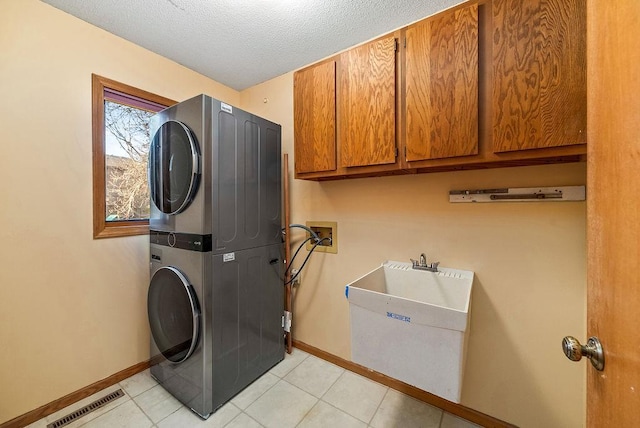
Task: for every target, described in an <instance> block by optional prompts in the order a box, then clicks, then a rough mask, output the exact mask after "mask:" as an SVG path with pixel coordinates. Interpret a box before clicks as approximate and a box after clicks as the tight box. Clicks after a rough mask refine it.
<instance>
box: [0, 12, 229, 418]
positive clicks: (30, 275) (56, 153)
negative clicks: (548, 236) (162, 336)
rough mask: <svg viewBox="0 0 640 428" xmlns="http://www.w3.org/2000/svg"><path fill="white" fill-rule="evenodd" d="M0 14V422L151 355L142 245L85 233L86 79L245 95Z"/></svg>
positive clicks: (65, 25)
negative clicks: (98, 78)
mask: <svg viewBox="0 0 640 428" xmlns="http://www.w3.org/2000/svg"><path fill="white" fill-rule="evenodd" d="M0 7H1V12H0V106H1V112H2V118H1V120H0V123H1V126H0V144H1V147H2V155H1V156H0V183H2V184H1V185H0V189H1V190H0V193H1V198H0V200H1V201H2V208H1V211H0V219H1V225H2V226H1V231H0V240H1V241H2V245H1V246H0V261H1V262H0V263H1V269H0V346H1V349H2V351H1V352H0V423H1V422H3V421H6V420H8V419H11V418H13V417H15V416H18V415H21V414H23V413H25V412H27V411H30V410H33V409H35V408H37V407H38V406H41V405H43V404H46V403H48V402H50V401H52V400H54V399H57V398H60V397H62V396H63V395H65V394H68V393H70V392H73V391H75V390H78V389H80V388H82V387H85V386H87V385H89V384H91V383H93V382H96V381H98V380H100V379H103V378H105V377H107V376H109V375H112V374H114V373H116V372H118V371H120V370H123V369H125V368H127V367H130V366H133V365H134V364H137V363H139V362H141V361H145V360H147V359H148V358H149V351H148V347H149V332H148V324H147V320H146V289H147V285H148V281H149V279H148V278H149V274H148V257H149V256H148V244H147V242H148V241H147V239H148V238H147V237H145V236H140V237H132V238H113V239H102V240H93V239H92V205H91V204H92V202H91V201H92V199H91V198H92V190H91V185H92V184H91V183H92V182H91V73H96V74H99V75H102V76H105V77H108V78H111V79H114V80H117V81H120V82H123V83H126V84H129V85H133V86H136V87H139V88H141V89H145V90H147V91H151V92H154V93H157V94H159V95H163V96H165V97H168V98H172V99H175V100H183V99H186V98H189V97H191V96H193V95H197V94H200V93H203V92H204V93H208V94H210V95H213V96H216V97H218V98H221V99H223V100H225V101H227V102H229V103H232V104H236V105H237V104H238V103H239V93H238V92H237V91H234V90H232V89H230V88H227V87H224V86H222V85H220V84H217V83H216V82H213V81H212V80H210V79H207V78H205V77H204V76H201V75H199V74H197V73H195V72H193V71H190V70H188V69H186V68H184V67H181V66H179V65H177V64H176V63H173V62H171V61H168V60H167V59H165V58H162V57H160V56H158V55H155V54H153V53H151V52H149V51H147V50H144V49H142V48H140V47H138V46H135V45H133V44H131V43H129V42H127V41H125V40H123V39H120V38H117V37H115V36H113V35H111V34H109V33H107V32H105V31H102V30H100V29H98V28H96V27H94V26H91V25H89V24H86V23H84V22H82V21H80V20H78V19H76V18H73V17H71V16H70V15H67V14H65V13H63V12H60V11H59V10H57V9H54V8H52V7H51V6H48V5H46V4H44V3H41V2H39V1H36V0H1V1H0Z"/></svg>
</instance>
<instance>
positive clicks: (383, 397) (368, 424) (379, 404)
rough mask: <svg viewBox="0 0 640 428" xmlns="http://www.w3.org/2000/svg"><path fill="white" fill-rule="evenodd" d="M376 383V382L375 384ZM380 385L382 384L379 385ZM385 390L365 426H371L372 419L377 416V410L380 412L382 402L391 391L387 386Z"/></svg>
mask: <svg viewBox="0 0 640 428" xmlns="http://www.w3.org/2000/svg"><path fill="white" fill-rule="evenodd" d="M376 383H377V382H376ZM379 385H382V384H379ZM383 386H384V385H383ZM385 388H386V389H387V390H386V391H385V392H384V395H383V396H382V399H381V400H380V402H379V403H378V406H377V407H376V410H375V412H373V415H371V419H369V422H367V426H371V422H373V419H374V418H375V417H376V415H377V414H378V410H380V406H382V403H383V402H384V399H385V398H386V397H387V394H389V391H391V388H389V387H388V386H385Z"/></svg>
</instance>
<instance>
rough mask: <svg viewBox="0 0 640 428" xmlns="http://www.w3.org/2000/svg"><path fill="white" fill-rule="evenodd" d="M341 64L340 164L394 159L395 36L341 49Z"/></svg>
mask: <svg viewBox="0 0 640 428" xmlns="http://www.w3.org/2000/svg"><path fill="white" fill-rule="evenodd" d="M340 67H341V69H340V92H339V96H338V99H339V101H338V107H339V110H338V115H339V129H340V133H339V139H340V156H341V160H340V165H341V166H344V167H352V166H367V165H380V164H389V163H395V161H396V108H395V107H396V39H395V37H393V36H390V37H386V38H383V39H379V40H375V41H373V42H370V43H367V44H365V45H362V46H359V47H357V48H354V49H351V50H349V51H347V52H344V53H342V54H341V55H340Z"/></svg>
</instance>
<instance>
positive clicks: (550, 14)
mask: <svg viewBox="0 0 640 428" xmlns="http://www.w3.org/2000/svg"><path fill="white" fill-rule="evenodd" d="M492 21H493V34H492V40H493V47H492V48H493V148H494V151H495V152H508V151H514V150H526V149H535V148H546V147H558V146H567V145H573V144H582V143H585V142H586V121H587V111H586V108H587V97H586V88H587V85H586V0H526V1H522V0H493V2H492Z"/></svg>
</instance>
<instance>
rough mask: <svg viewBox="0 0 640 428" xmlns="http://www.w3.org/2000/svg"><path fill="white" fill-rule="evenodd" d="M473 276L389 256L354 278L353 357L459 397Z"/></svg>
mask: <svg viewBox="0 0 640 428" xmlns="http://www.w3.org/2000/svg"><path fill="white" fill-rule="evenodd" d="M473 276H474V275H473V272H470V271H464V270H458V269H449V268H438V272H429V271H425V270H417V269H413V267H412V264H411V263H402V262H394V261H388V262H385V263H383V264H382V265H381V266H380V267H378V268H377V269H374V270H373V271H371V272H369V273H368V274H366V275H364V276H362V277H361V278H359V279H357V280H356V281H354V282H352V283H351V284H349V285H348V286H347V288H346V295H347V298H348V299H349V312H350V317H351V356H352V360H353V361H354V362H355V363H358V364H361V365H363V366H365V367H368V368H370V369H373V370H375V371H378V372H380V373H383V374H385V375H387V376H390V377H392V378H395V379H398V380H401V381H403V382H406V383H408V384H410V385H413V386H416V387H418V388H420V389H423V390H425V391H428V392H431V393H433V394H436V395H438V396H440V397H443V398H446V399H447V400H450V401H453V402H456V403H459V402H460V393H461V389H462V378H463V374H464V373H463V372H464V363H465V356H466V352H465V350H466V349H465V348H466V341H467V338H468V332H469V328H468V327H469V315H470V309H471V289H472V286H473Z"/></svg>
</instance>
